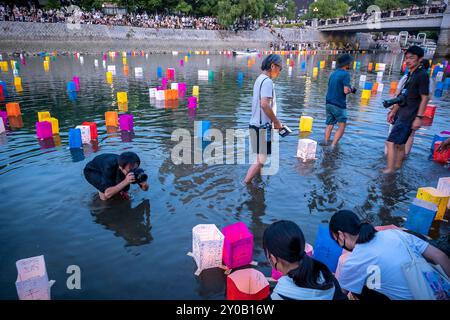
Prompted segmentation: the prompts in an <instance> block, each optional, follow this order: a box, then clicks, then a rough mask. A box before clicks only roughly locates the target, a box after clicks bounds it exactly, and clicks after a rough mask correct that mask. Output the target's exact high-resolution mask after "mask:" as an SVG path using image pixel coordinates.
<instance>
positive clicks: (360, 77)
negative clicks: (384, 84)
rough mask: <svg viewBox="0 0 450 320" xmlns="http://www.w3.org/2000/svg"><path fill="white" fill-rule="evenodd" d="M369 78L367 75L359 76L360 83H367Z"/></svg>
mask: <svg viewBox="0 0 450 320" xmlns="http://www.w3.org/2000/svg"><path fill="white" fill-rule="evenodd" d="M366 78H367V76H366V75H365V74H362V75H360V76H359V82H366Z"/></svg>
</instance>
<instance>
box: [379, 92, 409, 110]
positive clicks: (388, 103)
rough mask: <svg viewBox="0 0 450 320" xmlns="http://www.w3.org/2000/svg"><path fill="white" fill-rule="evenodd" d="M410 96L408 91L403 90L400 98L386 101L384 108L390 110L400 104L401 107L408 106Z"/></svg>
mask: <svg viewBox="0 0 450 320" xmlns="http://www.w3.org/2000/svg"><path fill="white" fill-rule="evenodd" d="M407 96H408V90H406V89H403V90H402V91H401V92H400V94H399V95H398V96H396V97H395V98H393V99H389V100H384V101H383V107H385V108H389V107H390V106H393V105H394V104H398V106H399V107H403V106H405V105H406V97H407Z"/></svg>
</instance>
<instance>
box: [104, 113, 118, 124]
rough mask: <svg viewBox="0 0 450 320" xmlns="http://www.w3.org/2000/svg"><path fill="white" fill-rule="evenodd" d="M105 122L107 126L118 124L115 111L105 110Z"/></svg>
mask: <svg viewBox="0 0 450 320" xmlns="http://www.w3.org/2000/svg"><path fill="white" fill-rule="evenodd" d="M105 122H106V126H107V127H117V126H118V125H119V116H118V114H117V112H116V111H107V112H105Z"/></svg>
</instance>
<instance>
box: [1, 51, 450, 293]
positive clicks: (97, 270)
mask: <svg viewBox="0 0 450 320" xmlns="http://www.w3.org/2000/svg"><path fill="white" fill-rule="evenodd" d="M182 58H183V55H179V56H172V55H155V54H153V55H149V56H148V58H146V57H141V56H139V57H128V65H129V72H128V74H125V73H124V70H123V65H122V59H121V58H116V59H115V61H111V59H110V58H108V62H107V64H108V65H112V64H115V65H116V68H117V75H116V76H115V77H114V82H113V85H112V86H110V85H108V84H107V83H106V80H105V72H106V70H105V69H104V68H103V67H102V56H90V55H87V56H84V63H83V64H81V63H80V60H79V59H76V58H75V57H72V56H70V57H67V56H58V57H56V59H55V61H51V62H50V70H49V72H44V69H43V63H42V61H43V58H41V57H29V58H27V59H26V65H22V66H21V68H20V76H21V77H22V83H23V92H20V93H18V92H16V91H15V90H14V86H13V81H12V78H13V76H12V71H11V69H10V70H9V72H8V73H0V80H1V81H5V82H6V83H7V86H8V93H9V96H8V97H7V98H6V100H5V101H4V102H10V101H17V102H19V103H20V106H21V110H22V122H23V125H22V123H20V119H16V120H15V121H14V123H15V125H16V126H17V127H19V128H14V129H13V130H8V131H7V133H6V134H5V133H4V134H0V182H1V183H0V194H1V201H0V243H1V246H0V261H1V263H0V287H1V290H0V298H2V299H17V294H16V290H15V285H14V282H15V280H16V277H17V271H16V267H15V261H16V260H19V259H23V258H27V257H31V256H37V255H44V256H45V261H46V266H47V271H48V274H49V278H50V279H55V280H56V283H55V285H54V286H53V288H52V298H53V299H223V298H225V292H226V278H225V276H224V274H223V271H222V270H220V269H210V270H206V271H204V272H203V273H201V275H200V276H199V277H197V276H195V275H194V272H195V270H196V266H195V263H194V261H193V259H192V258H191V257H189V256H187V255H186V254H187V252H189V251H191V250H192V228H193V227H194V226H195V225H197V224H201V223H213V224H216V225H217V226H218V227H219V228H222V227H224V226H226V225H229V224H231V223H234V222H237V221H243V222H245V223H246V225H247V226H248V227H249V229H250V231H251V232H252V233H253V235H254V239H255V247H254V260H256V261H258V262H259V266H258V269H259V270H261V271H262V272H263V273H265V274H266V275H267V276H269V275H270V267H269V265H268V263H267V262H266V259H265V257H264V254H263V252H262V250H261V246H262V234H263V231H264V229H265V228H266V227H267V226H268V225H270V224H271V223H272V222H274V221H277V220H279V219H289V220H293V221H295V222H296V223H298V224H299V225H300V226H301V228H302V230H303V232H304V233H305V236H306V239H307V241H308V242H309V243H312V244H314V242H315V235H316V232H317V228H318V225H319V223H321V222H324V221H325V222H326V221H327V220H329V218H330V217H331V215H332V214H333V213H334V212H335V211H337V210H339V209H344V208H346V209H351V210H354V211H355V212H357V213H358V214H360V216H361V217H363V218H366V219H368V220H369V221H371V222H373V223H374V224H375V225H384V224H391V223H393V224H396V225H399V226H401V225H402V224H403V220H402V217H406V216H407V212H408V207H409V205H410V203H411V201H412V199H413V198H414V197H415V195H416V192H417V188H419V187H423V186H433V187H436V185H437V181H438V179H439V177H443V176H449V171H448V168H447V167H445V166H443V165H440V164H437V163H434V162H432V161H430V160H429V159H428V156H429V148H430V144H431V140H432V137H433V135H434V134H435V133H437V132H440V131H442V130H449V129H450V123H449V119H450V96H449V95H448V93H444V96H443V97H442V98H433V100H434V102H435V104H437V105H438V106H439V108H438V109H437V112H436V116H435V118H434V121H433V123H432V125H431V126H426V127H423V128H421V129H420V130H419V131H418V132H417V134H416V139H415V144H414V147H413V150H412V153H411V155H410V157H409V158H408V159H407V161H406V162H405V164H404V167H403V169H402V170H401V171H400V172H398V173H397V174H395V175H392V176H384V175H383V174H382V173H381V170H382V169H383V168H384V166H385V159H384V154H383V149H384V141H385V138H386V136H387V130H388V125H387V123H386V111H385V109H384V108H383V107H382V105H381V101H382V100H383V99H386V98H388V97H389V92H388V91H389V83H390V81H397V80H398V79H399V78H400V77H401V74H400V66H401V56H397V55H390V54H383V55H367V54H366V55H357V56H355V58H356V60H357V61H360V62H361V67H360V70H351V71H350V72H351V75H352V82H353V84H354V85H355V86H356V87H359V84H358V81H359V76H360V74H367V81H372V82H374V81H375V78H376V74H375V73H368V72H367V64H368V63H369V62H384V63H386V64H387V70H386V71H385V73H384V77H383V82H384V84H385V88H384V91H383V93H382V94H378V95H372V98H371V99H370V101H369V103H368V104H367V105H365V104H361V102H360V96H361V90H359V91H358V93H357V94H356V95H353V96H350V98H349V99H348V114H349V122H348V128H347V131H346V133H345V135H344V137H343V139H342V140H341V144H340V145H339V146H338V147H337V148H336V149H334V150H330V149H329V147H326V146H322V145H319V146H318V151H317V159H316V160H315V161H312V162H305V163H303V162H301V161H299V160H298V159H297V158H296V157H295V154H296V149H297V143H298V139H299V136H298V122H299V117H300V115H302V114H303V115H309V116H312V117H313V118H314V127H313V132H312V133H311V134H310V135H309V138H311V139H314V140H316V141H318V142H319V144H321V142H322V140H323V131H324V128H325V123H324V122H325V108H324V100H325V95H326V90H327V80H328V76H329V74H330V72H331V61H332V60H335V59H336V57H335V56H331V55H330V56H321V55H315V56H307V57H305V56H298V57H293V59H294V62H295V65H294V67H293V70H292V72H289V71H288V67H287V66H285V67H284V69H283V71H282V74H281V76H280V77H279V78H278V79H277V80H275V90H276V95H277V107H278V116H279V118H280V119H281V120H282V121H283V122H284V123H286V124H287V125H289V126H290V127H291V128H292V129H293V133H292V134H291V135H289V136H288V137H285V138H282V139H281V141H280V160H279V161H280V164H279V170H278V173H276V174H275V175H271V176H264V177H262V178H261V179H257V181H256V182H255V184H254V185H253V186H251V187H245V186H243V185H241V183H240V181H241V180H242V179H243V177H244V176H245V174H246V171H247V169H248V165H247V164H216V165H208V164H182V165H176V164H174V163H173V161H172V160H171V150H172V148H173V147H174V145H175V144H176V142H174V141H171V134H172V132H173V131H174V130H176V129H179V128H184V129H188V130H190V131H191V132H193V128H194V121H200V120H208V121H210V122H211V127H212V128H217V129H220V130H221V131H222V132H225V130H226V129H246V128H247V127H248V121H249V118H250V115H251V98H252V88H253V82H254V80H255V79H256V77H257V76H258V75H259V73H260V70H259V66H260V63H261V59H262V58H256V62H255V64H254V65H253V66H251V67H250V68H248V67H247V60H246V58H243V57H242V58H241V57H227V56H223V55H210V56H204V55H192V56H191V57H190V59H189V61H188V62H186V63H185V65H184V66H183V67H181V66H180V65H179V60H180V59H182ZM284 58H285V60H286V57H284ZM94 59H98V61H99V67H97V68H96V67H94ZM207 59H210V64H209V65H208V64H207ZM320 60H326V68H325V69H323V70H320V71H319V74H318V76H317V77H312V72H311V71H312V68H313V66H316V64H317V61H320ZM302 62H306V66H305V70H303V69H302V67H301V65H302ZM158 66H161V67H162V68H163V70H165V69H166V68H168V67H173V68H174V69H175V74H176V75H175V78H176V80H177V81H178V82H186V83H187V86H188V94H190V93H191V88H192V86H193V85H199V87H200V98H199V106H198V108H197V109H196V110H188V109H187V102H186V99H181V100H180V101H179V103H178V104H175V105H173V104H171V105H170V106H168V107H167V106H166V107H165V106H164V105H160V104H157V103H155V101H153V100H150V99H149V94H148V88H149V87H155V86H157V85H159V84H160V79H158V77H157V72H156V70H157V67H158ZM134 67H142V68H143V70H144V73H143V77H142V78H137V77H136V76H135V73H134ZM199 69H205V70H208V69H209V70H214V72H215V74H214V79H210V80H206V81H205V80H199V79H198V77H197V70H199ZM238 72H243V81H237V79H238ZM73 76H78V77H79V78H80V91H79V92H78V93H77V96H76V98H75V97H70V96H69V94H68V92H67V89H66V85H67V82H68V81H70V80H71V79H72V77H73ZM359 89H361V88H359ZM118 91H126V92H128V100H129V102H128V112H129V113H132V114H133V115H134V126H135V127H134V132H133V133H127V132H114V130H107V128H106V127H105V122H104V113H105V112H106V111H110V110H117V99H116V92H118ZM4 102H1V103H0V107H1V109H2V110H4ZM45 110H46V111H50V112H51V114H52V116H53V117H56V118H58V119H59V125H60V135H59V136H55V138H54V139H53V140H51V141H45V142H43V141H39V140H38V139H37V138H36V132H35V122H36V121H37V112H38V111H45ZM83 121H95V122H96V123H97V126H98V131H99V141H98V144H94V145H85V146H84V148H83V150H78V152H75V151H73V150H69V149H68V131H69V129H70V128H73V127H75V126H76V125H79V124H81V123H82V122H83ZM124 151H134V152H136V153H138V155H139V156H140V158H141V161H142V164H141V166H142V167H143V168H144V169H145V170H146V172H147V173H148V175H149V183H150V190H149V191H148V192H144V191H141V190H140V189H139V188H136V187H132V188H131V192H130V194H131V196H132V199H131V201H121V200H112V201H108V202H105V203H103V202H102V201H100V200H99V199H98V196H97V194H96V191H95V189H94V188H93V187H92V186H90V185H89V184H88V183H87V182H86V181H85V179H84V177H83V174H82V169H83V168H84V166H85V165H86V163H87V162H88V161H90V160H91V159H92V158H93V157H95V156H96V155H98V154H101V153H106V152H113V153H121V152H124ZM448 230H449V229H448V225H447V224H446V223H441V224H439V223H435V224H433V229H432V230H431V231H430V236H431V237H432V238H433V240H432V243H433V244H435V245H437V246H439V247H440V248H442V249H444V250H445V251H446V252H447V254H448V253H449V247H450V246H449V239H448ZM70 265H77V266H79V267H80V269H81V289H80V290H69V289H67V286H66V280H67V278H68V276H69V274H67V273H66V269H67V267H68V266H70Z"/></svg>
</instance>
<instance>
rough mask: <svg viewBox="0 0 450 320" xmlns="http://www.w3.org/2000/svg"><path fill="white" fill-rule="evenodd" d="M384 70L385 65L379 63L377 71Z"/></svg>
mask: <svg viewBox="0 0 450 320" xmlns="http://www.w3.org/2000/svg"><path fill="white" fill-rule="evenodd" d="M384 70H386V64H385V63H379V64H378V71H384Z"/></svg>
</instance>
